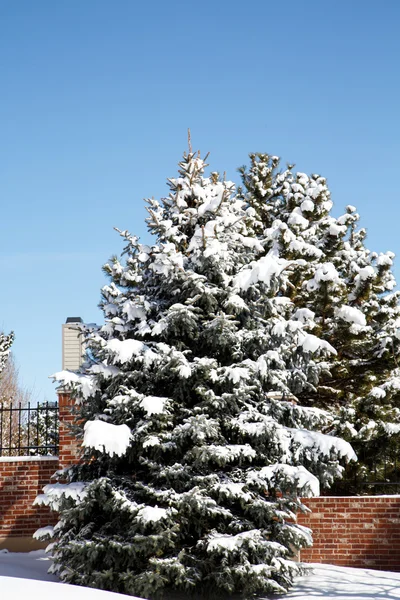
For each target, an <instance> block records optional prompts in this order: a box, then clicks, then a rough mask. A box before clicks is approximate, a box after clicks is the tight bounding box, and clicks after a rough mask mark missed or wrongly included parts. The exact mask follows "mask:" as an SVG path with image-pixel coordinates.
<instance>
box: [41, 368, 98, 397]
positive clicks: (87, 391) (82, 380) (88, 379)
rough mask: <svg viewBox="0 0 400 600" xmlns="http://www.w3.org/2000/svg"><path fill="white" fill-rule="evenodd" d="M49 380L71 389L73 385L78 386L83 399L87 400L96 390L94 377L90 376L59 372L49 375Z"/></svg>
mask: <svg viewBox="0 0 400 600" xmlns="http://www.w3.org/2000/svg"><path fill="white" fill-rule="evenodd" d="M50 379H53V380H54V381H59V382H60V383H61V384H62V385H65V386H67V387H72V386H73V385H74V384H76V385H78V386H80V388H81V391H82V396H83V397H84V398H89V396H92V395H93V394H94V393H95V392H96V390H97V383H96V381H95V378H94V377H92V376H90V375H80V374H79V373H74V372H73V371H59V372H58V373H54V374H53V375H50Z"/></svg>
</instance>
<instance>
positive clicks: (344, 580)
mask: <svg viewBox="0 0 400 600" xmlns="http://www.w3.org/2000/svg"><path fill="white" fill-rule="evenodd" d="M309 566H310V567H312V572H311V573H310V574H309V575H306V576H304V577H301V578H298V579H297V580H296V585H295V586H294V588H293V590H292V591H290V592H289V593H288V594H287V595H286V596H284V597H283V598H285V600H294V599H296V600H310V599H311V598H315V599H317V598H321V599H324V600H378V599H379V600H395V599H397V598H400V573H391V572H390V571H373V570H371V569H354V568H351V567H338V566H335V565H320V564H312V565H309ZM263 600H266V599H263ZM282 600H283V599H282Z"/></svg>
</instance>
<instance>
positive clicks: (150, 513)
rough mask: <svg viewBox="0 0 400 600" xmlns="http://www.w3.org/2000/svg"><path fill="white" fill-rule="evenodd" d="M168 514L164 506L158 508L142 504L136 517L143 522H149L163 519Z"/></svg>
mask: <svg viewBox="0 0 400 600" xmlns="http://www.w3.org/2000/svg"><path fill="white" fill-rule="evenodd" d="M167 515H168V510H167V509H166V508H159V507H158V506H144V507H143V508H141V509H140V510H139V512H138V514H137V518H138V519H140V520H141V521H143V522H144V523H150V522H154V521H159V520H160V519H164V518H165V517H166V516H167Z"/></svg>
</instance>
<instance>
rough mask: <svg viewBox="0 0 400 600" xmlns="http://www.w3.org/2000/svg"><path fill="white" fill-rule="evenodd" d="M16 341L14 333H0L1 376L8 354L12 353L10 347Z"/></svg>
mask: <svg viewBox="0 0 400 600" xmlns="http://www.w3.org/2000/svg"><path fill="white" fill-rule="evenodd" d="M13 341H14V333H10V334H9V335H5V334H4V333H0V377H1V372H2V371H3V369H4V367H5V366H6V363H7V359H8V355H9V353H10V349H11V346H12V343H13Z"/></svg>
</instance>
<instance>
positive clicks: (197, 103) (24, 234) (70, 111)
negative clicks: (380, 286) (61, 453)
mask: <svg viewBox="0 0 400 600" xmlns="http://www.w3.org/2000/svg"><path fill="white" fill-rule="evenodd" d="M399 22H400V2H399V1H398V0H382V1H381V2H380V3H378V2H375V1H374V2H371V1H368V0H351V1H350V2H349V1H348V0H337V1H335V2H332V1H331V2H328V1H321V0H315V1H308V0H303V1H301V2H300V1H298V0H292V1H290V0H289V1H287V0H286V1H285V2H276V1H275V2H272V1H269V0H252V1H251V2H248V3H244V2H236V1H235V0H229V1H225V0H222V1H221V0H214V1H209V0H203V2H201V3H198V2H193V3H191V2H178V1H174V0H169V1H161V0H158V1H153V2H151V1H149V2H140V3H139V2H136V1H135V0H107V1H105V0H84V1H82V0H68V1H67V0H60V1H58V2H54V1H53V0H35V1H32V0H18V1H15V0H0V82H1V83H0V93H1V100H0V139H1V143H0V198H1V203H2V205H1V206H2V210H1V219H0V228H1V231H0V266H1V282H2V286H1V294H0V327H1V328H3V329H4V330H6V331H8V330H10V329H13V330H14V331H15V333H16V342H15V345H14V353H15V356H16V359H17V362H18V364H19V366H20V372H21V376H22V378H23V381H24V384H25V385H26V386H28V387H34V388H35V390H36V395H37V397H38V399H43V398H47V399H49V400H50V399H53V397H54V391H53V390H54V387H53V385H52V384H51V383H50V381H49V380H48V379H47V377H48V375H50V374H51V373H53V372H55V371H57V370H59V369H60V367H61V324H62V323H63V322H64V321H65V319H66V317H67V316H82V317H83V318H84V320H86V321H97V322H101V318H102V316H101V313H100V312H99V310H98V309H97V304H98V301H99V299H100V287H101V286H102V285H103V284H104V283H105V279H104V276H103V274H102V271H101V265H102V264H103V263H104V262H105V261H106V260H107V259H108V258H109V257H110V256H111V255H112V254H116V253H119V252H120V250H121V249H122V244H121V242H120V239H119V237H118V235H117V234H116V233H115V232H114V231H113V226H118V227H121V228H126V229H129V230H131V231H132V232H134V233H137V234H139V235H142V236H145V237H146V235H147V234H146V230H145V227H144V223H143V220H144V217H145V211H144V204H143V202H142V198H143V197H148V196H155V197H158V196H160V195H163V194H165V192H166V185H165V180H166V177H173V176H174V174H175V172H176V163H177V162H178V160H179V158H180V156H181V153H182V152H183V150H184V149H185V148H186V129H187V127H190V128H191V130H192V141H193V146H194V147H195V148H196V149H197V148H200V149H201V150H202V151H203V152H206V151H210V153H211V154H210V168H212V170H220V171H226V172H227V175H228V177H229V178H230V179H234V180H237V174H236V168H237V167H238V166H240V165H242V164H244V163H245V162H246V160H247V154H248V153H249V152H252V151H266V152H270V153H273V154H278V155H280V156H281V157H282V158H283V160H284V161H285V162H286V161H288V162H294V163H296V166H297V167H298V169H299V170H301V171H305V172H313V173H314V172H319V173H321V174H323V175H325V176H326V177H327V178H328V181H329V184H330V187H331V190H332V193H333V200H334V202H335V205H336V208H335V212H336V214H338V213H339V212H341V210H342V209H343V207H344V206H345V205H346V204H348V203H351V204H354V205H356V206H357V207H358V209H359V212H360V213H361V215H362V217H363V224H364V225H365V226H366V227H367V229H368V232H369V246H370V247H371V249H373V250H377V251H383V250H388V249H390V250H393V251H394V252H399V250H400V248H399V246H400V242H399V234H398V230H399V212H400V210H399V194H400V190H399V187H398V185H397V183H396V181H397V176H398V171H399V162H400V115H399V112H400V69H399V64H398V63H399V57H400V36H399V32H398V30H399ZM397 269H398V267H397ZM397 273H399V271H398V270H397Z"/></svg>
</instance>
